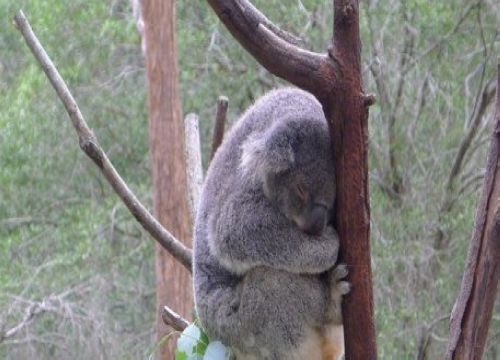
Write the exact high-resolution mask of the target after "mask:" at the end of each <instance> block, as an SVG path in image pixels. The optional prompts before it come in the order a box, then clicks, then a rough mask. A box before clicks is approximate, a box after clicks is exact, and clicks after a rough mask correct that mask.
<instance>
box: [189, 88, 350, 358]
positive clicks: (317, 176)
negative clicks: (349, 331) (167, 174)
mask: <svg viewBox="0 0 500 360" xmlns="http://www.w3.org/2000/svg"><path fill="white" fill-rule="evenodd" d="M333 160H334V159H333V155H332V151H331V141H330V136H329V132H328V127H327V123H326V120H325V117H324V114H323V110H322V107H321V105H320V104H319V102H318V101H317V100H316V99H315V98H314V97H313V96H312V95H310V94H309V93H306V92H304V91H302V90H298V89H291V88H284V89H278V90H274V91H272V92H270V93H268V94H267V95H265V96H263V97H262V98H260V99H259V100H258V101H257V102H256V103H255V104H254V105H253V106H252V107H250V108H249V109H248V110H247V111H246V113H245V114H244V115H243V116H242V117H241V119H240V120H239V121H238V122H237V123H236V124H235V125H234V126H233V128H232V129H231V131H230V132H229V134H228V135H227V136H226V138H225V140H224V142H223V143H222V145H221V146H220V147H219V149H218V150H217V152H216V154H215V156H214V158H213V160H212V163H211V165H210V168H209V169H208V172H207V176H206V180H205V183H204V187H203V190H202V194H201V198H200V203H199V206H198V212H197V216H196V221H195V237H194V261H193V267H194V268H193V277H194V294H195V307H196V312H197V315H198V318H199V320H200V322H201V325H202V326H203V328H204V329H205V330H206V332H207V333H208V335H209V337H210V338H211V339H214V340H220V341H222V342H223V343H225V344H226V345H228V346H230V347H231V348H232V350H233V352H234V354H235V355H236V358H237V359H238V360H242V359H256V360H257V359H258V360H260V359H269V360H294V359H297V360H299V359H310V360H316V359H318V360H321V359H337V358H339V357H340V356H341V355H342V354H343V328H342V319H341V312H340V305H341V298H342V295H344V294H346V293H347V292H348V291H349V284H348V283H347V282H345V281H342V279H343V278H344V277H345V276H346V275H347V270H346V268H345V266H343V265H341V266H337V267H336V268H335V267H334V266H335V263H336V260H337V253H338V247H339V243H338V237H337V234H336V232H335V230H334V228H333V227H332V226H331V225H330V224H329V219H330V217H331V213H332V208H333V205H334V200H335V183H334V181H333V179H334V176H335V173H334V161H333Z"/></svg>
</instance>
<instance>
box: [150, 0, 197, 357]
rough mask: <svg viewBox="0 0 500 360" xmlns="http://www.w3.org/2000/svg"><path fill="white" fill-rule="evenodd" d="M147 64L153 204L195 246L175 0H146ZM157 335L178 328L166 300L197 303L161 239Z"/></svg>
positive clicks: (186, 311)
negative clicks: (165, 314) (167, 319)
mask: <svg viewBox="0 0 500 360" xmlns="http://www.w3.org/2000/svg"><path fill="white" fill-rule="evenodd" d="M142 16H143V20H144V25H145V28H144V37H145V39H144V40H145V43H146V67H147V76H148V80H149V81H148V83H149V141H150V151H151V172H152V179H153V206H154V213H155V216H156V217H157V219H159V221H160V222H161V224H163V226H165V227H166V228H167V229H169V230H170V231H171V232H172V233H173V235H174V236H175V237H177V238H178V239H181V240H183V241H184V243H185V245H186V246H190V245H191V244H190V238H191V235H190V225H189V216H188V211H187V209H188V208H187V201H186V189H187V186H186V173H185V164H184V133H183V131H184V128H183V121H182V114H181V105H180V99H179V89H178V73H177V55H176V38H175V1H174V0H142ZM155 252H156V256H155V262H156V265H155V272H156V303H157V320H156V324H157V340H158V341H160V340H161V339H162V338H163V337H165V336H166V335H167V334H168V333H169V332H171V331H172V329H169V328H167V326H166V325H164V323H163V320H162V317H161V308H162V306H163V305H168V306H171V307H172V308H174V309H176V311H177V312H179V314H181V315H182V316H184V317H189V315H190V313H191V310H192V308H193V301H192V291H191V288H192V285H191V277H190V274H189V272H188V271H187V270H186V269H185V268H184V267H183V266H182V265H181V264H179V263H178V262H177V261H176V260H175V259H174V258H173V257H172V256H171V255H170V254H169V253H168V252H166V251H165V250H164V249H162V248H161V247H160V246H159V245H156V249H155ZM173 348H174V343H173V342H164V344H163V345H162V346H161V347H160V351H159V359H173Z"/></svg>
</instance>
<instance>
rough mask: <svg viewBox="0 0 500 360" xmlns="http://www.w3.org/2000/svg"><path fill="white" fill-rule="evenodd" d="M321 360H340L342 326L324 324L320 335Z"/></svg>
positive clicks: (342, 350) (342, 344)
mask: <svg viewBox="0 0 500 360" xmlns="http://www.w3.org/2000/svg"><path fill="white" fill-rule="evenodd" d="M321 353H322V354H321V360H340V358H341V357H342V355H344V327H343V326H342V325H329V326H325V329H324V331H323V334H322V337H321Z"/></svg>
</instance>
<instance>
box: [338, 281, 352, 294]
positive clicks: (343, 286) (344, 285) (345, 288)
mask: <svg viewBox="0 0 500 360" xmlns="http://www.w3.org/2000/svg"><path fill="white" fill-rule="evenodd" d="M337 288H338V291H339V293H340V294H342V295H346V294H349V292H350V291H351V284H350V283H348V282H347V281H340V282H339V283H337Z"/></svg>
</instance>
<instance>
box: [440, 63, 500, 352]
mask: <svg viewBox="0 0 500 360" xmlns="http://www.w3.org/2000/svg"><path fill="white" fill-rule="evenodd" d="M499 86H500V64H499V66H498V75H497V101H496V111H495V118H494V124H493V135H492V139H491V145H490V152H489V155H488V160H487V164H486V173H485V177H484V183H483V193H482V195H481V199H480V202H479V205H478V207H477V210H476V219H475V224H474V231H473V233H472V238H471V242H470V246H469V253H468V255H467V262H466V265H465V266H466V267H465V272H464V276H463V279H462V285H461V288H460V293H459V295H458V298H457V301H456V303H455V306H454V307H453V311H452V314H451V322H450V337H449V340H448V349H447V352H446V356H445V359H447V360H448V359H449V360H451V359H457V360H458V359H481V357H482V354H483V351H484V345H485V343H486V338H487V333H488V328H489V325H490V322H491V316H492V311H493V306H494V303H495V296H496V293H497V286H498V280H499V278H500V91H499V89H500V87H499Z"/></svg>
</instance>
